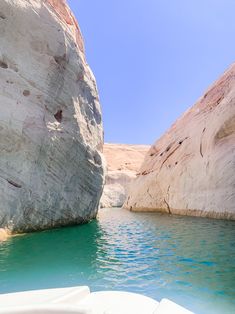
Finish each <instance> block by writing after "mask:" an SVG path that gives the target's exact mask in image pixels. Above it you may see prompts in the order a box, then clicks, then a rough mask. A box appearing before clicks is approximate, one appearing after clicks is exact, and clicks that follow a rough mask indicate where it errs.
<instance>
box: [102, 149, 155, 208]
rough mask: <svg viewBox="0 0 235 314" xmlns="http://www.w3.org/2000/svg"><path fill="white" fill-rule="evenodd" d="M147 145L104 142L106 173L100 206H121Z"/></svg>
mask: <svg viewBox="0 0 235 314" xmlns="http://www.w3.org/2000/svg"><path fill="white" fill-rule="evenodd" d="M149 149H150V146H148V145H125V144H104V156H105V158H106V161H107V174H106V180H105V181H106V182H105V186H104V191H103V195H102V198H101V202H100V205H101V207H121V206H122V205H123V203H124V201H125V199H126V195H127V193H128V188H129V185H130V183H131V182H132V180H133V179H135V178H136V173H137V171H138V170H139V168H140V166H141V164H142V162H143V160H144V157H145V155H146V153H147V151H148V150H149Z"/></svg>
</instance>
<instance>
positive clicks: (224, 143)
mask: <svg viewBox="0 0 235 314" xmlns="http://www.w3.org/2000/svg"><path fill="white" fill-rule="evenodd" d="M124 206H125V207H126V208H129V209H131V210H134V211H162V212H167V213H173V214H174V213H175V214H184V215H195V216H206V217H214V218H226V219H235V65H233V66H232V67H231V68H230V69H229V70H228V71H227V72H225V74H224V75H223V76H222V77H221V78H220V79H219V80H218V81H216V82H215V83H214V85H213V86H212V87H210V88H209V90H208V91H207V92H206V94H205V95H204V96H203V97H202V98H201V99H200V100H199V101H198V102H197V103H196V104H195V105H194V106H193V107H192V108H191V109H190V110H188V111H187V112H186V113H185V114H184V115H183V116H182V117H181V118H180V119H178V120H177V121H176V122H175V124H174V125H173V126H172V127H171V128H170V129H169V130H168V132H166V134H164V135H163V136H162V137H161V138H160V139H159V140H158V141H157V142H156V143H155V144H154V145H153V146H152V147H151V150H150V151H149V153H148V155H147V157H146V159H145V161H144V164H143V165H142V167H141V170H140V173H139V174H138V177H137V179H136V180H135V181H134V182H133V183H132V185H131V191H130V193H129V196H128V198H127V200H126V202H125V205H124Z"/></svg>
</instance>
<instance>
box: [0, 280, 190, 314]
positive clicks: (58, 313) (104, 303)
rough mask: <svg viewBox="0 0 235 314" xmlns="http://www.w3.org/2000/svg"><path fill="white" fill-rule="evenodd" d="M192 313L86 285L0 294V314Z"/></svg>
mask: <svg viewBox="0 0 235 314" xmlns="http://www.w3.org/2000/svg"><path fill="white" fill-rule="evenodd" d="M52 313H53V314H193V313H192V312H190V311H188V310H187V309H185V308H183V307H181V306H179V305H178V304H176V303H174V302H172V301H170V300H168V299H163V300H161V301H160V302H157V301H155V300H153V299H151V298H149V297H146V296H143V295H141V294H136V293H130V292H122V291H100V292H92V293H91V292H90V289H89V288H88V287H86V286H81V287H72V288H59V289H44V290H35V291H25V292H16V293H8V294H0V314H52Z"/></svg>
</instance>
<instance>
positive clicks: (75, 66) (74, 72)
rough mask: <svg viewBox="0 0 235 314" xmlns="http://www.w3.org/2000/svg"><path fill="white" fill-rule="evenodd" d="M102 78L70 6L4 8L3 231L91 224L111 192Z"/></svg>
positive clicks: (0, 44)
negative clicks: (105, 190)
mask: <svg viewBox="0 0 235 314" xmlns="http://www.w3.org/2000/svg"><path fill="white" fill-rule="evenodd" d="M102 133H103V128H102V121H101V112H100V105H99V99H98V95H97V88H96V83H95V79H94V76H93V74H92V72H91V70H90V69H89V66H88V65H87V63H86V60H85V55H84V46H83V41H82V36H81V33H80V30H79V27H78V24H77V22H76V20H75V18H74V16H73V14H72V13H71V11H70V9H69V8H68V6H67V4H66V1H65V0H40V1H39V0H1V2H0V200H1V201H0V227H6V228H10V229H11V230H13V231H31V230H38V229H45V228H51V227H55V226H63V225H68V224H77V223H81V222H86V221H88V220H89V219H91V218H93V217H95V216H96V212H97V207H98V203H99V199H100V195H101V192H102V186H103V177H104V176H103V166H102V155H101V154H100V151H101V149H102V145H103V135H102Z"/></svg>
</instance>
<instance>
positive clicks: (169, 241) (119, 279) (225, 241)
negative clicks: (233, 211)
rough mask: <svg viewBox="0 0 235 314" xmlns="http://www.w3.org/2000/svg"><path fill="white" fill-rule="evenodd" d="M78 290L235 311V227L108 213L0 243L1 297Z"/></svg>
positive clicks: (198, 220)
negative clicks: (132, 294) (55, 289)
mask: <svg viewBox="0 0 235 314" xmlns="http://www.w3.org/2000/svg"><path fill="white" fill-rule="evenodd" d="M74 285H89V286H90V288H91V290H92V291H96V290H107V289H109V290H126V291H133V292H139V293H143V294H145V295H147V296H150V297H153V298H155V299H156V300H160V299H161V298H163V297H167V298H170V299H172V300H173V301H175V302H177V303H179V304H181V305H183V306H185V307H187V308H189V309H191V310H193V311H195V313H198V314H201V313H202V314H204V313H211V314H212V313H213V314H217V313H221V314H228V313H231V314H232V313H235V222H232V221H222V220H221V221H219V220H212V219H202V218H193V217H181V216H168V215H161V214H144V213H130V212H128V211H125V210H123V209H103V210H101V211H100V214H99V217H98V220H97V221H93V222H91V223H89V224H87V225H83V226H78V227H70V228H64V229H58V230H53V231H45V232H40V233H34V234H28V235H23V236H17V237H14V238H11V239H10V240H8V241H6V242H3V243H2V244H0V292H12V291H22V290H28V289H38V288H49V287H65V286H74ZM143 314H144V313H143Z"/></svg>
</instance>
